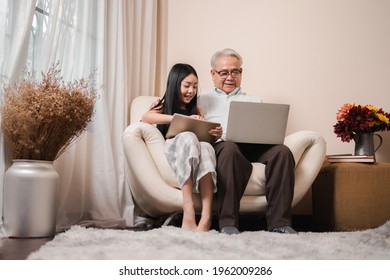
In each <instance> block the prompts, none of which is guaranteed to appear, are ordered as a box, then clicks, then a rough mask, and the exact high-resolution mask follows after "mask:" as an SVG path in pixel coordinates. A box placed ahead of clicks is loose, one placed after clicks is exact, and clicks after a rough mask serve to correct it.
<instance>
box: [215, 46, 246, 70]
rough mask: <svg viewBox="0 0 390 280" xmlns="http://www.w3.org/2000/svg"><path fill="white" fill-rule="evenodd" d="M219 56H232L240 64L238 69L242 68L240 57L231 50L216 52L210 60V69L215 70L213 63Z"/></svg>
mask: <svg viewBox="0 0 390 280" xmlns="http://www.w3.org/2000/svg"><path fill="white" fill-rule="evenodd" d="M220 56H233V57H235V58H237V59H238V62H239V63H240V67H241V66H242V57H241V55H239V54H238V52H236V51H235V50H233V49H223V50H220V51H217V52H216V53H214V54H213V56H212V57H211V59H210V65H211V68H215V62H216V61H217V59H218V57H220Z"/></svg>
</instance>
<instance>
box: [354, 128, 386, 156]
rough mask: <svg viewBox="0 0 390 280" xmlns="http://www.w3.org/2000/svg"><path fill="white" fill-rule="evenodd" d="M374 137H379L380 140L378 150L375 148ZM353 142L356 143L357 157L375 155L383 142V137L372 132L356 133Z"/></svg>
mask: <svg viewBox="0 0 390 280" xmlns="http://www.w3.org/2000/svg"><path fill="white" fill-rule="evenodd" d="M374 136H377V137H378V139H379V144H378V146H377V147H376V148H375V146H374ZM353 140H354V141H355V156H372V155H375V152H376V151H377V150H378V149H379V147H380V146H381V145H382V142H383V139H382V136H380V135H378V134H374V133H371V132H365V133H356V134H355V135H354V137H353Z"/></svg>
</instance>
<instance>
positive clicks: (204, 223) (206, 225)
mask: <svg viewBox="0 0 390 280" xmlns="http://www.w3.org/2000/svg"><path fill="white" fill-rule="evenodd" d="M210 228H211V218H205V217H203V216H202V218H201V219H200V221H199V224H198V226H197V228H196V231H209V230H210Z"/></svg>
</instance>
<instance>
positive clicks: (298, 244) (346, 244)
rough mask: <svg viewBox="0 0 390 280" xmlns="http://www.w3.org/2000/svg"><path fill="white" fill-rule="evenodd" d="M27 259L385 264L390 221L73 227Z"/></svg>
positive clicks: (388, 256)
mask: <svg viewBox="0 0 390 280" xmlns="http://www.w3.org/2000/svg"><path fill="white" fill-rule="evenodd" d="M28 259H30V260H33V259H44V260H52V259H53V260H81V259H84V260H126V259H138V260H152V259H161V260H190V259H191V260H194V259H195V260H196V259H197V260H206V259H215V260H222V259H224V260H227V259H231V260H234V259H239V260H256V259H266V260H291V259H296V260H312V259H313V260H339V259H342V260H368V259H376V260H390V221H389V222H387V223H386V224H384V225H382V226H380V227H378V228H376V229H371V230H366V231H356V232H333V233H315V232H301V233H299V234H298V235H283V234H277V233H269V232H266V231H257V232H253V231H252V232H243V233H241V234H239V235H225V234H220V233H218V232H217V231H215V230H212V231H209V232H207V233H202V232H191V231H186V230H182V229H180V228H177V227H174V226H164V227H162V228H157V229H152V230H149V231H132V230H114V229H97V228H85V227H81V226H73V227H71V228H70V229H69V230H68V231H66V232H63V233H61V234H58V235H57V236H56V237H55V238H54V239H53V240H52V241H50V242H48V243H46V244H45V245H44V246H42V247H41V248H40V249H39V250H38V251H36V252H33V253H32V254H30V256H29V257H28Z"/></svg>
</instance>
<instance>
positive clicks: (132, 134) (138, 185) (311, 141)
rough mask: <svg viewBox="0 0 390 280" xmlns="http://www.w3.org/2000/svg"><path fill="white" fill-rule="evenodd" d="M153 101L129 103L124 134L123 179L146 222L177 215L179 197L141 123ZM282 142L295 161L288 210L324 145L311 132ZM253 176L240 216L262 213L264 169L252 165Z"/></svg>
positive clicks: (317, 165) (159, 144)
mask: <svg viewBox="0 0 390 280" xmlns="http://www.w3.org/2000/svg"><path fill="white" fill-rule="evenodd" d="M155 100H156V97H153V96H140V97H137V98H135V99H134V101H133V102H132V105H131V124H130V125H129V126H128V127H127V128H126V130H125V131H124V133H123V146H124V153H125V158H126V180H127V182H128V185H129V186H130V189H131V193H132V196H133V200H134V204H135V207H136V210H137V212H138V213H142V214H143V215H145V216H149V217H151V218H159V217H164V216H169V215H170V214H173V213H176V212H181V211H182V194H181V190H180V189H179V188H178V184H177V182H176V180H175V177H174V175H173V171H172V169H171V167H170V165H169V163H168V162H167V160H166V158H165V155H164V151H163V150H164V149H163V146H164V138H163V136H162V135H161V133H160V132H159V131H158V130H157V128H156V127H155V126H153V125H150V124H146V123H142V122H140V119H141V116H142V114H143V113H144V112H146V111H147V110H148V109H149V107H150V105H151V104H152V102H153V101H155ZM284 144H285V145H286V146H288V147H289V148H290V150H291V151H292V153H293V155H294V159H295V162H296V168H295V189H294V198H293V206H294V205H296V204H297V203H298V202H299V201H300V200H301V199H302V198H303V196H304V195H305V194H306V193H307V191H308V190H309V188H310V186H311V184H312V183H313V181H314V179H315V178H316V176H317V175H318V173H319V171H320V169H321V166H322V164H323V162H324V158H325V152H326V144H325V141H324V139H323V137H322V136H321V135H320V134H318V133H317V132H314V131H299V132H295V133H293V134H290V135H288V136H287V137H286V138H285V142H284ZM253 167H254V168H253V172H252V175H251V178H250V180H249V182H248V185H247V188H246V191H245V193H244V196H243V197H242V199H241V204H240V212H241V213H245V212H265V210H266V207H267V201H266V198H265V190H264V182H265V174H264V169H265V166H264V165H263V164H261V163H253ZM194 201H195V207H196V209H197V211H200V209H201V201H200V197H199V195H198V194H194Z"/></svg>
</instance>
